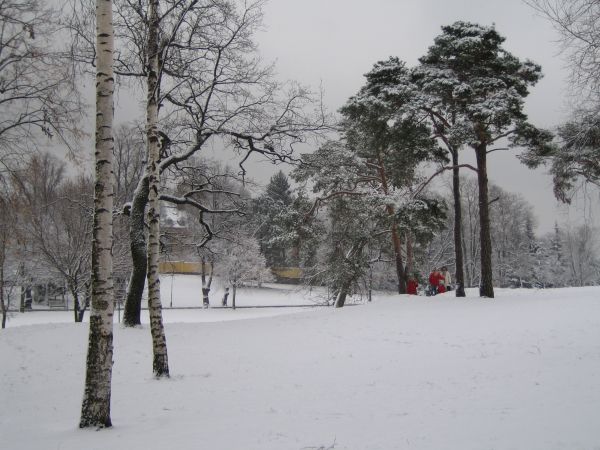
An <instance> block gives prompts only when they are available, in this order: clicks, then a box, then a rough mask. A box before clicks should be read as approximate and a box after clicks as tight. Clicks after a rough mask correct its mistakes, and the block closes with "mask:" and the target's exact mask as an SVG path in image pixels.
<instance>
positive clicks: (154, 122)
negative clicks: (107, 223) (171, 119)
mask: <svg viewBox="0 0 600 450" xmlns="http://www.w3.org/2000/svg"><path fill="white" fill-rule="evenodd" d="M158 4H159V0H150V2H149V8H150V11H149V30H148V61H147V65H148V67H147V70H148V79H147V87H148V94H147V95H148V98H147V106H146V108H147V110H146V133H147V140H148V143H147V145H148V166H147V173H148V181H149V194H148V213H147V214H148V216H147V219H148V228H149V230H148V310H149V312H150V331H151V333H152V350H153V354H154V357H153V362H152V368H153V372H154V375H155V376H156V377H168V376H169V362H168V358H167V341H166V338H165V329H164V326H163V321H162V305H161V302H160V278H159V273H158V263H159V257H160V240H159V239H160V200H159V195H160V194H159V190H160V170H159V163H160V141H159V135H158V71H159V66H158V26H159V18H158Z"/></svg>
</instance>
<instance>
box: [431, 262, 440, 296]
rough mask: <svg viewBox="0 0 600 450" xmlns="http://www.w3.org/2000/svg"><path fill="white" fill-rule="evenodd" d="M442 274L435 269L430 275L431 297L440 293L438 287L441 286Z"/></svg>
mask: <svg viewBox="0 0 600 450" xmlns="http://www.w3.org/2000/svg"><path fill="white" fill-rule="evenodd" d="M439 279H440V273H439V272H438V271H437V269H436V268H435V267H434V268H433V270H432V271H431V273H430V274H429V295H435V294H437V292H438V286H439V284H440V281H439Z"/></svg>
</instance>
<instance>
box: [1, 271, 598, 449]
mask: <svg viewBox="0 0 600 450" xmlns="http://www.w3.org/2000/svg"><path fill="white" fill-rule="evenodd" d="M168 278H170V277H165V278H164V279H163V299H164V300H163V301H164V303H165V305H167V306H168V304H169V302H170V286H169V281H168ZM174 280H175V283H174V285H173V304H174V305H173V306H190V305H192V304H199V303H201V300H200V298H199V297H200V294H199V289H198V290H196V289H197V287H199V282H198V280H197V277H189V276H188V277H176V278H175V279H174ZM496 293H497V298H496V299H495V300H489V299H488V300H485V299H480V298H477V297H475V293H473V292H470V293H469V294H470V295H471V297H469V298H467V299H460V300H459V299H456V298H454V297H453V296H452V293H449V294H444V295H441V296H437V297H435V298H427V297H408V296H400V295H393V294H380V295H376V296H375V297H374V301H373V302H372V303H369V304H361V305H358V306H352V307H348V308H343V309H339V310H334V309H332V308H323V307H318V308H274V309H270V308H264V309H238V310H236V311H232V310H223V309H213V310H211V309H208V310H202V309H198V310H186V309H180V310H165V311H164V317H165V322H166V334H167V342H168V346H169V347H168V348H169V362H170V367H171V373H172V377H171V379H169V380H155V379H153V377H152V375H151V366H152V356H151V342H150V333H149V329H148V327H147V326H146V325H144V326H142V327H141V328H137V329H123V328H121V327H120V326H119V325H116V326H115V355H114V371H113V394H112V420H113V424H114V427H113V428H112V429H108V430H101V431H91V430H79V429H78V428H77V424H78V420H79V411H80V406H81V396H82V392H83V379H84V363H85V350H86V345H87V325H86V324H74V323H71V322H70V320H71V315H70V314H69V313H65V312H47V313H45V312H32V313H25V314H23V315H21V314H16V315H14V316H13V317H12V318H11V320H10V321H9V323H8V328H7V329H6V330H3V331H1V332H0V401H1V404H2V407H1V408H0V448H2V449H7V450H18V449H23V450H37V449H44V450H46V449H52V450H54V449H61V450H67V449H73V450H80V449H86V450H92V449H111V450H114V449H117V450H118V449H123V450H142V449H144V450H148V449H161V450H162V449H165V450H168V449H176V450H188V449H189V450H192V449H193V450H197V449H210V450H254V449H256V450H259V449H260V450H271V449H272V450H287V449H290V450H300V449H328V448H333V449H336V450H339V449H348V450H367V449H369V450H374V449H381V450H389V449H460V450H469V449H472V450H487V449H489V450H492V449H494V450H500V449H519V450H520V449H523V450H535V449H540V450H542V449H543V450H552V449H556V450H558V449H560V450H563V449H586V450H587V449H590V450H595V449H600V426H599V421H598V412H599V411H600V288H579V289H556V290H544V291H541V290H540V291H536V290H501V289H498V290H497V291H496ZM218 300H220V296H219V294H216V295H215V298H214V299H213V300H212V302H213V304H216V303H218ZM311 301H315V296H314V293H313V295H305V294H302V293H300V292H297V291H295V290H294V288H291V287H288V288H286V289H285V290H282V289H279V288H277V287H275V286H271V287H270V288H266V289H254V290H252V289H247V290H242V292H240V295H239V298H238V304H240V305H242V304H246V305H250V304H252V303H254V304H259V303H262V304H269V303H270V304H274V303H276V304H307V303H310V302H311ZM194 302H196V303H194ZM261 316H262V317H261ZM60 317H63V319H60ZM53 318H54V319H53ZM234 319H246V320H234ZM43 321H45V322H47V323H40V322H43ZM50 322H55V323H50ZM56 322H62V323H56Z"/></svg>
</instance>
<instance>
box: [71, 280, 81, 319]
mask: <svg viewBox="0 0 600 450" xmlns="http://www.w3.org/2000/svg"><path fill="white" fill-rule="evenodd" d="M69 290H70V291H71V295H72V296H73V318H74V319H75V323H79V322H81V321H82V320H83V317H81V320H80V319H79V317H80V307H79V295H78V293H77V288H76V287H75V286H73V285H72V284H71V283H69Z"/></svg>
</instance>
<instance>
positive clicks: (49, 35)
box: [0, 0, 82, 168]
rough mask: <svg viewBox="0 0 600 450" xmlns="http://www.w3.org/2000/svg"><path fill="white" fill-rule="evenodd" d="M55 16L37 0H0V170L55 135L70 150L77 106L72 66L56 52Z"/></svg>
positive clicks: (75, 132) (75, 131)
mask: <svg viewBox="0 0 600 450" xmlns="http://www.w3.org/2000/svg"><path fill="white" fill-rule="evenodd" d="M58 22H59V17H58V12H57V11H56V10H54V9H53V8H52V7H51V6H48V5H47V2H45V1H41V0H19V1H16V0H2V1H0V28H1V30H2V32H1V33H0V166H4V168H10V167H12V166H13V164H14V163H15V161H18V160H19V159H20V157H21V155H22V153H23V152H28V151H29V150H30V149H31V148H32V145H31V144H32V143H34V142H37V141H38V140H39V138H41V137H43V136H46V137H49V138H52V137H57V138H59V139H60V140H61V141H62V142H63V143H64V144H66V145H67V146H69V148H71V149H73V147H72V143H73V142H74V141H73V139H77V138H79V137H80V129H79V124H78V119H79V117H80V114H81V111H82V104H81V102H80V98H79V95H78V92H77V90H76V89H75V86H74V83H73V70H72V65H71V64H68V61H67V59H66V58H65V54H64V53H63V52H62V51H61V50H60V49H57V48H56V42H59V41H60V40H59V39H58V36H59V34H60V29H59V26H58Z"/></svg>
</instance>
